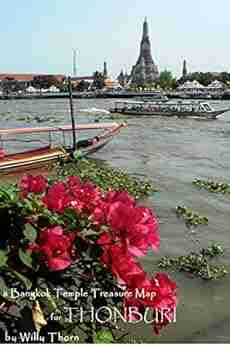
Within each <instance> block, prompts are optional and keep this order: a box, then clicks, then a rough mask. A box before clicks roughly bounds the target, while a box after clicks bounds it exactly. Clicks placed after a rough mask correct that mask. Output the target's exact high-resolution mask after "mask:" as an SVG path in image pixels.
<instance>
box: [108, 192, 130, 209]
mask: <svg viewBox="0 0 230 346" xmlns="http://www.w3.org/2000/svg"><path fill="white" fill-rule="evenodd" d="M105 201H106V202H107V203H108V204H112V203H115V202H122V203H124V204H125V205H126V206H127V207H128V206H134V204H135V200H134V198H133V197H132V196H130V195H129V194H128V192H126V191H109V192H108V193H107V195H106V196H105Z"/></svg>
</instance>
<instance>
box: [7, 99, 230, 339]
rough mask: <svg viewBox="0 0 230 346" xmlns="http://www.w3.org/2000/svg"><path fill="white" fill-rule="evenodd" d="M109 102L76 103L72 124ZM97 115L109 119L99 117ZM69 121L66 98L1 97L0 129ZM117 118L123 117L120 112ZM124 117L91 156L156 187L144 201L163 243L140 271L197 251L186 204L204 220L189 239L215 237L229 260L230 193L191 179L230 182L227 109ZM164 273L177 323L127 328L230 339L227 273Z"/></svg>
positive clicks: (219, 104)
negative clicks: (206, 116)
mask: <svg viewBox="0 0 230 346" xmlns="http://www.w3.org/2000/svg"><path fill="white" fill-rule="evenodd" d="M113 102H114V100H109V99H97V100H92V99H89V100H87V99H82V100H74V106H75V113H76V121H78V122H94V121H95V116H93V115H88V116H87V115H83V114H80V113H79V112H78V111H79V110H80V109H88V108H92V107H94V108H98V109H108V108H109V107H110V106H112V105H113ZM213 103H214V107H215V108H217V109H220V108H225V107H230V102H229V101H215V102H213ZM97 118H99V120H102V121H115V120H114V119H112V120H111V119H108V118H106V116H104V117H103V116H101V115H100V116H97ZM69 119H70V116H69V107H68V100H67V99H61V100H55V99H54V100H10V101H0V127H4V128H7V127H15V126H20V127H23V126H47V125H49V126H50V125H51V126H58V125H62V124H65V123H69ZM118 119H119V121H120V120H122V121H123V120H124V119H125V117H124V116H123V117H119V118H118ZM116 121H118V120H116ZM127 122H128V127H127V128H126V129H123V130H122V131H121V133H120V134H119V135H118V136H117V137H116V138H115V139H114V140H113V141H112V142H111V143H110V144H108V146H106V147H105V148H103V149H102V150H101V151H99V152H98V153H96V154H94V157H95V158H98V159H103V160H105V161H106V162H108V163H109V164H111V165H113V166H114V167H117V168H121V169H123V170H125V171H127V172H128V173H131V174H134V175H135V176H137V177H141V178H147V179H150V180H151V181H152V182H153V183H154V185H155V186H156V187H157V188H158V192H156V193H154V194H153V195H152V196H151V197H149V198H148V199H146V201H144V203H145V205H146V206H148V207H150V208H152V210H153V211H154V212H155V213H156V215H157V216H158V218H159V222H160V235H161V247H160V251H159V253H158V254H157V255H156V254H152V253H150V254H149V255H148V256H147V257H146V259H145V260H144V261H143V265H144V267H145V269H146V270H147V271H148V272H150V273H154V272H155V271H156V270H157V267H156V261H157V260H158V259H159V258H160V257H161V256H164V255H169V256H176V255H185V254H187V253H188V252H189V251H192V250H196V245H195V243H194V241H193V240H192V236H191V232H190V231H189V230H188V229H187V228H186V227H185V224H184V222H183V221H182V220H181V219H178V218H177V217H176V214H175V208H176V206H177V205H185V206H187V207H190V208H191V209H193V210H195V211H198V212H199V214H201V215H205V216H207V217H208V219H209V224H208V225H207V226H199V227H198V228H197V229H196V231H195V232H196V233H195V236H196V238H197V239H198V240H199V242H200V244H201V246H203V247H207V246H209V245H210V244H211V242H213V241H214V242H218V243H219V244H221V245H222V246H223V248H224V250H225V254H224V256H223V257H222V259H221V261H222V262H223V263H226V264H229V263H230V208H229V205H230V197H229V196H223V195H221V194H212V193H210V192H206V191H201V190H199V189H198V188H197V187H196V186H194V185H192V181H193V180H194V179H195V178H196V177H197V178H201V179H209V178H210V179H213V180H216V181H223V182H230V150H229V146H230V112H227V113H225V114H224V115H223V116H222V117H220V118H219V119H218V120H214V121H202V120H196V119H177V118H167V119H164V118H162V117H156V118H154V117H152V118H150V117H149V118H148V117H144V118H138V117H135V118H130V117H129V118H127ZM24 145H25V143H21V144H20V146H24ZM36 145H37V144H36ZM14 146H16V144H14ZM6 149H7V150H8V145H7V146H6ZM170 275H171V277H172V278H173V279H174V280H176V282H177V284H178V298H179V305H178V309H177V321H176V323H172V324H171V325H170V326H169V327H168V328H166V329H165V330H164V331H163V332H162V333H161V336H160V337H157V338H155V337H153V333H152V330H151V327H150V326H148V325H145V326H143V325H136V326H135V328H132V327H131V329H132V331H133V333H134V334H135V335H136V336H137V337H140V336H142V340H143V341H146V342H151V341H155V342H173V343H176V342H194V343H195V342H218V343H220V342H230V328H229V323H230V309H229V307H230V304H229V301H230V299H229V298H230V276H226V277H225V278H224V279H221V280H219V281H203V280H201V279H198V278H190V277H187V276H186V275H184V274H183V273H176V272H171V273H170Z"/></svg>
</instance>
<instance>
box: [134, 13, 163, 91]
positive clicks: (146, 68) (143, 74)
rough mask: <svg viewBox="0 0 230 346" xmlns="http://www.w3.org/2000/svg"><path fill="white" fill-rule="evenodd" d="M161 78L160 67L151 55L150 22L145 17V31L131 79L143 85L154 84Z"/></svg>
mask: <svg viewBox="0 0 230 346" xmlns="http://www.w3.org/2000/svg"><path fill="white" fill-rule="evenodd" d="M158 78H159V72H158V67H157V66H156V64H155V63H154V61H153V58H152V55H151V44H150V39H149V33H148V23H147V19H146V18H145V20H144V24H143V33H142V39H141V45H140V54H139V57H138V59H137V62H136V65H134V66H133V68H132V72H131V81H132V83H133V84H137V85H139V86H143V85H146V84H153V83H154V82H155V81H156V80H157V79H158Z"/></svg>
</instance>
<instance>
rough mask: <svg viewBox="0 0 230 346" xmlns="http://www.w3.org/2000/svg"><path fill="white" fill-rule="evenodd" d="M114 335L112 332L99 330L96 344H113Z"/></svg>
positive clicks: (95, 338) (95, 339) (95, 340)
mask: <svg viewBox="0 0 230 346" xmlns="http://www.w3.org/2000/svg"><path fill="white" fill-rule="evenodd" d="M112 342H113V335H112V333H111V331H110V330H99V331H98V332H96V335H95V337H94V343H95V344H111V343H112Z"/></svg>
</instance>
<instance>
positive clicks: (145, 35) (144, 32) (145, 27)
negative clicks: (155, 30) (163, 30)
mask: <svg viewBox="0 0 230 346" xmlns="http://www.w3.org/2000/svg"><path fill="white" fill-rule="evenodd" d="M148 36H149V28H148V23H147V17H145V20H144V24H143V35H142V40H144V39H146V38H147V37H148Z"/></svg>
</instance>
